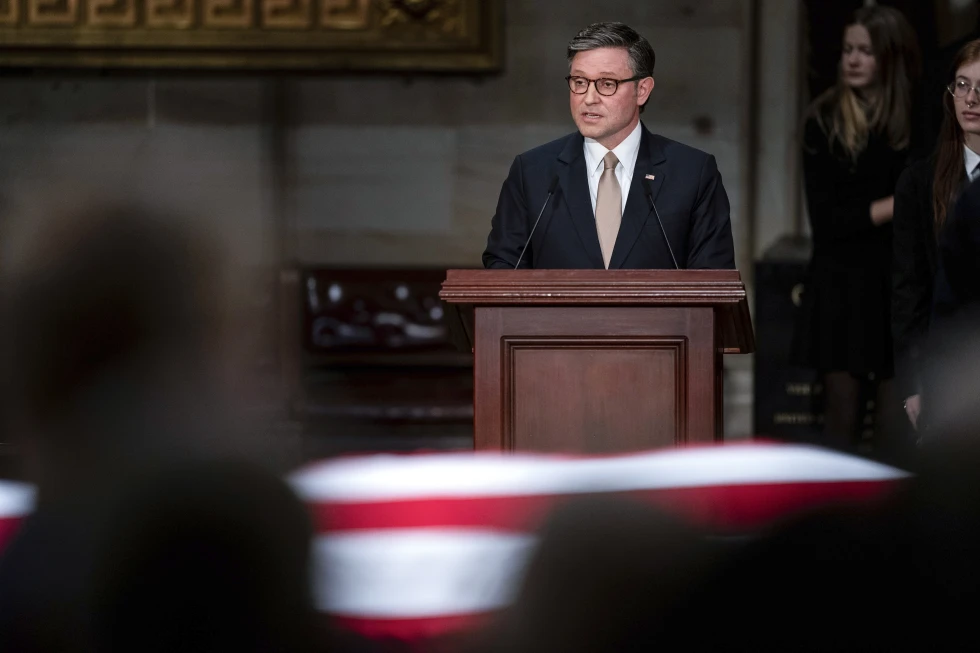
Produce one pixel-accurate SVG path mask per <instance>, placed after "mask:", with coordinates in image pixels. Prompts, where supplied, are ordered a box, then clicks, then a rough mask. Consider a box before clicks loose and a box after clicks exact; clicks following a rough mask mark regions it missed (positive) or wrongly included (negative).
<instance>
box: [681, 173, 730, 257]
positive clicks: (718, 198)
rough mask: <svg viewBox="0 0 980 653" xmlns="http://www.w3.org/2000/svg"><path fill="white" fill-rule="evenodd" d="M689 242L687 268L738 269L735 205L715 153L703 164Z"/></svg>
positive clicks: (692, 215)
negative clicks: (726, 188) (734, 218)
mask: <svg viewBox="0 0 980 653" xmlns="http://www.w3.org/2000/svg"><path fill="white" fill-rule="evenodd" d="M668 183H669V182H668ZM688 242H689V243H690V245H689V248H688V255H687V265H686V266H685V267H686V268H687V269H689V270H734V269H735V245H734V243H733V241H732V222H731V206H730V205H729V203H728V194H727V193H725V186H724V185H723V184H722V183H721V173H720V172H718V165H717V164H716V163H715V157H713V156H708V157H707V158H706V159H705V162H704V166H703V167H702V168H701V177H700V180H699V182H698V199H697V203H696V204H695V206H694V211H693V213H692V214H691V233H690V237H689V238H688Z"/></svg>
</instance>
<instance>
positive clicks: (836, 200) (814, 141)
mask: <svg viewBox="0 0 980 653" xmlns="http://www.w3.org/2000/svg"><path fill="white" fill-rule="evenodd" d="M836 166H837V162H836V160H835V159H834V154H833V153H832V152H831V151H830V144H829V143H828V142H827V135H826V134H825V133H824V131H823V129H821V128H820V125H819V124H818V123H817V121H816V119H814V118H810V119H808V120H807V122H806V126H805V128H804V133H803V181H804V186H805V188H806V204H807V212H808V213H809V214H810V226H811V227H812V229H813V240H814V242H815V243H830V242H836V241H841V240H850V239H852V238H854V237H856V236H858V235H860V234H862V233H865V232H868V231H871V230H873V229H875V224H874V223H873V222H872V221H871V202H870V201H867V202H866V201H864V200H860V201H857V199H858V198H847V199H846V200H845V199H843V198H841V197H838V185H837V183H836V178H835V174H834V170H835V168H836Z"/></svg>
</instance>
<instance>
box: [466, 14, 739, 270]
mask: <svg viewBox="0 0 980 653" xmlns="http://www.w3.org/2000/svg"><path fill="white" fill-rule="evenodd" d="M654 58H655V57H654V52H653V48H652V47H651V46H650V43H649V42H648V41H647V40H646V39H645V38H644V37H642V36H640V35H639V34H638V33H637V32H636V31H634V30H633V29H631V28H630V27H628V26H627V25H624V24H622V23H595V24H593V25H590V26H588V27H586V28H585V29H584V30H582V31H581V32H579V33H578V34H577V35H576V36H575V38H573V39H572V40H571V42H570V43H569V44H568V62H569V75H568V77H566V81H567V82H568V88H569V104H570V105H571V111H572V119H573V120H574V121H575V125H576V126H577V127H578V131H577V132H575V133H572V134H569V135H568V136H564V137H562V138H559V139H558V140H556V141H552V142H550V143H547V144H545V145H541V146H539V147H536V148H534V149H533V150H530V151H528V152H525V153H523V154H521V155H519V156H518V157H517V158H516V159H514V163H513V165H512V166H511V168H510V174H509V175H508V176H507V179H506V181H504V184H503V187H502V188H501V190H500V199H499V200H498V202H497V211H496V214H495V215H494V217H493V221H492V223H491V230H490V236H489V238H488V240H487V248H486V251H484V253H483V264H484V266H485V267H487V268H516V267H523V268H549V269H563V268H576V269H582V268H597V269H602V268H607V269H621V268H634V269H636V268H641V269H657V268H664V269H674V268H682V269H734V268H735V252H734V245H733V243H732V230H731V221H730V216H729V212H730V207H729V203H728V196H727V194H726V193H725V187H724V186H723V185H722V181H721V175H720V174H719V172H718V166H717V165H716V163H715V158H714V157H713V156H711V155H710V154H707V153H705V152H701V151H699V150H696V149H694V148H692V147H688V146H686V145H683V144H681V143H678V142H676V141H672V140H670V139H668V138H664V137H663V136H658V135H656V134H653V133H651V132H650V131H648V130H647V129H646V127H645V126H644V125H643V124H642V123H641V122H640V113H641V112H642V111H643V107H644V105H645V104H646V103H647V100H648V99H649V98H650V94H651V92H652V91H653V87H654V79H653V65H654Z"/></svg>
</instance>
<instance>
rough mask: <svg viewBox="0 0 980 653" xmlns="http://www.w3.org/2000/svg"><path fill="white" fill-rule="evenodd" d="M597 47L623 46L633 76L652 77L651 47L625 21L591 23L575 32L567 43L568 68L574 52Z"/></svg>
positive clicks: (653, 56)
mask: <svg viewBox="0 0 980 653" xmlns="http://www.w3.org/2000/svg"><path fill="white" fill-rule="evenodd" d="M599 48H625V49H626V52H627V53H628V55H629V62H630V69H631V70H632V71H633V77H653V64H654V62H655V61H656V55H655V54H654V52H653V47H652V46H651V45H650V42H649V41H647V40H646V39H645V38H643V37H642V36H640V35H639V34H637V32H636V30H634V29H633V28H632V27H630V26H629V25H626V24H625V23H593V24H591V25H589V26H588V27H586V28H585V29H583V30H582V31H581V32H579V33H578V34H576V35H575V38H573V39H572V40H571V41H569V43H568V65H569V68H570V67H571V65H572V59H573V58H574V57H575V55H576V54H578V53H579V52H585V51H587V50H597V49H599Z"/></svg>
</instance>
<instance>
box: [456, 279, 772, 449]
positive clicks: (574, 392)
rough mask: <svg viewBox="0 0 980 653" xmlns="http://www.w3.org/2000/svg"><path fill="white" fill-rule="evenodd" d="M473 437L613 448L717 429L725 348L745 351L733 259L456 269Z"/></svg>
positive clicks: (513, 445)
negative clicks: (727, 265) (676, 265)
mask: <svg viewBox="0 0 980 653" xmlns="http://www.w3.org/2000/svg"><path fill="white" fill-rule="evenodd" d="M439 296H440V297H441V298H442V300H443V301H444V302H446V303H447V304H448V305H449V308H450V311H449V318H450V323H451V325H452V327H453V330H454V332H455V333H456V334H457V341H458V342H460V344H461V345H462V346H465V347H468V348H469V349H471V350H472V351H473V353H474V355H475V360H474V372H473V373H474V381H475V385H474V397H473V400H474V438H473V439H474V445H475V448H476V449H478V450H506V451H514V450H517V451H550V452H584V453H612V452H622V451H636V450H642V449H652V448H657V447H663V446H671V445H677V444H685V443H688V442H711V441H714V440H719V439H721V437H722V433H723V430H722V426H723V414H722V396H723V393H722V355H723V354H745V353H751V352H752V351H753V350H754V348H755V339H754V337H753V334H752V322H751V318H750V316H749V308H748V303H747V301H746V297H745V286H744V285H743V284H742V280H741V276H740V275H739V273H738V272H736V271H734V270H449V271H448V273H447V275H446V280H445V281H444V282H443V284H442V291H441V292H440V294H439Z"/></svg>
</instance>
